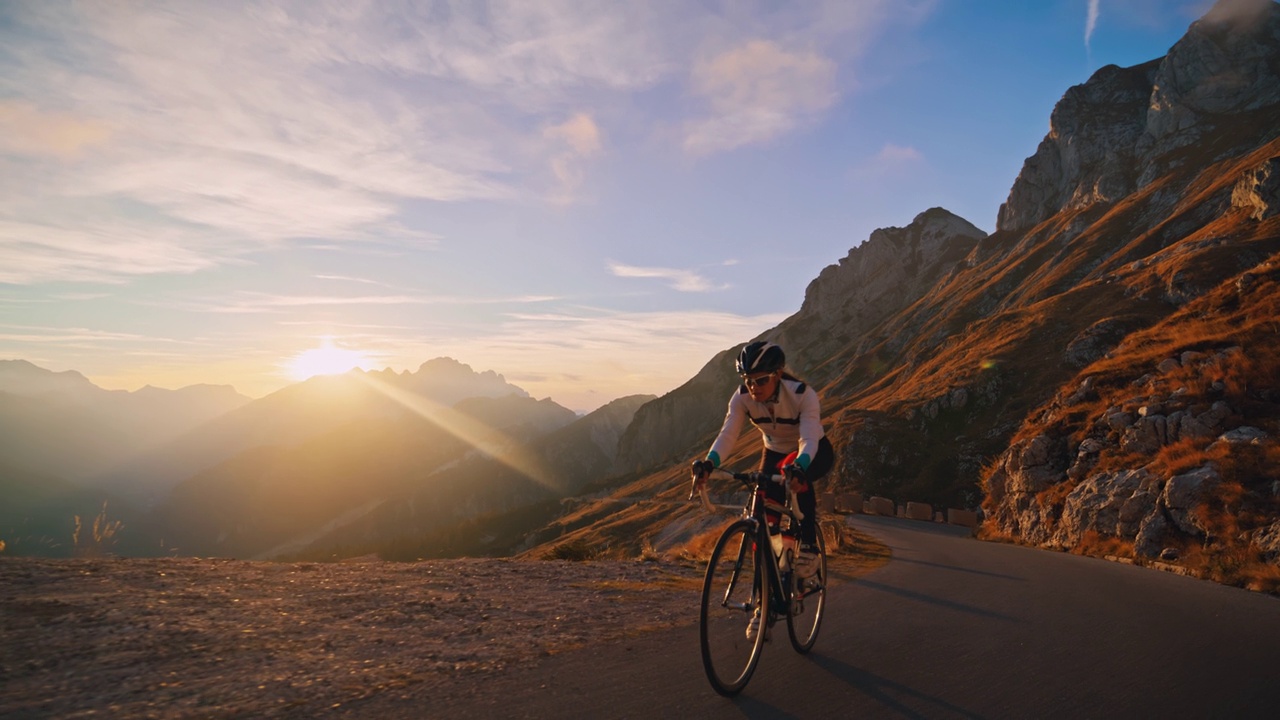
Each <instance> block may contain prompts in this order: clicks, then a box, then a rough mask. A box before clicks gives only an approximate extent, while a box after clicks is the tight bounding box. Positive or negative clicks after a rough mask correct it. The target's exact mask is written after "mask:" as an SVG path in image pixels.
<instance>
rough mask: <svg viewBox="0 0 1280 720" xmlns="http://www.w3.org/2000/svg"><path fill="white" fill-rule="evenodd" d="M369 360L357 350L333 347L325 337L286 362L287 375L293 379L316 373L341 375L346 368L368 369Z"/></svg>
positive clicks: (312, 375)
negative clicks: (318, 345) (314, 346)
mask: <svg viewBox="0 0 1280 720" xmlns="http://www.w3.org/2000/svg"><path fill="white" fill-rule="evenodd" d="M370 365H371V361H370V359H369V356H368V355H365V354H364V353H362V352H360V351H359V350H348V349H347V348H340V347H335V346H334V344H333V342H332V341H331V340H329V339H328V338H326V339H325V340H324V341H323V342H322V343H321V344H320V347H317V348H311V349H310V350H304V351H302V352H300V353H298V354H297V355H295V356H293V358H292V359H291V360H290V361H289V363H288V366H287V367H288V371H289V377H291V378H293V379H294V380H306V379H308V378H313V377H315V376H316V375H341V374H342V373H345V372H347V371H348V370H354V369H355V368H360V369H361V370H368V369H369V367H370Z"/></svg>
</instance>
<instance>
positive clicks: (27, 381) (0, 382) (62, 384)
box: [0, 360, 99, 397]
mask: <svg viewBox="0 0 1280 720" xmlns="http://www.w3.org/2000/svg"><path fill="white" fill-rule="evenodd" d="M97 389H99V388H98V387H97V386H96V385H94V384H93V383H91V382H89V379H88V378H86V377H85V376H84V375H81V374H80V373H78V372H76V371H75V370H64V371H62V372H54V371H53V370H46V369H44V368H42V367H39V366H37V365H35V364H33V363H31V362H28V361H26V360H0V392H7V393H11V394H13V395H22V396H25V397H35V396H39V395H44V394H47V393H77V394H79V393H84V392H86V391H92V390H97Z"/></svg>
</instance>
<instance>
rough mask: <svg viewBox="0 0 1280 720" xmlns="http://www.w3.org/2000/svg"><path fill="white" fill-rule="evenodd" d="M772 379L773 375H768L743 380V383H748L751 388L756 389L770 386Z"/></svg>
mask: <svg viewBox="0 0 1280 720" xmlns="http://www.w3.org/2000/svg"><path fill="white" fill-rule="evenodd" d="M772 379H773V373H769V374H768V375H761V376H759V377H749V378H742V382H744V383H746V384H747V387H749V388H755V387H764V386H765V385H768V384H769V381H770V380H772Z"/></svg>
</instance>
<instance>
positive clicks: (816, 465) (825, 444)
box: [796, 437, 836, 545]
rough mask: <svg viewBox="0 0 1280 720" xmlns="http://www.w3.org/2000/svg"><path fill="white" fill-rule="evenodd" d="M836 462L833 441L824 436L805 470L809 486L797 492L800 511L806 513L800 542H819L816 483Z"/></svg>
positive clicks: (801, 527)
mask: <svg viewBox="0 0 1280 720" xmlns="http://www.w3.org/2000/svg"><path fill="white" fill-rule="evenodd" d="M835 462H836V454H835V450H834V449H833V448H832V447H831V441H830V440H828V439H827V438H826V437H823V438H822V440H821V441H819V442H818V452H817V454H816V455H815V457H814V458H813V462H811V463H809V469H808V471H806V472H805V478H806V480H807V484H808V486H809V487H808V488H807V489H805V491H804V492H800V493H796V504H797V505H799V506H800V512H802V513H804V520H801V521H800V542H802V543H804V544H805V545H812V544H814V543H816V542H817V535H818V495H817V492H816V490H815V487H816V483H817V481H819V480H821V479H822V478H823V477H825V476H826V474H827V473H829V472H831V468H832V467H833V466H834V465H835Z"/></svg>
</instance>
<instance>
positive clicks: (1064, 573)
mask: <svg viewBox="0 0 1280 720" xmlns="http://www.w3.org/2000/svg"><path fill="white" fill-rule="evenodd" d="M854 525H855V526H856V527H857V528H858V529H860V530H863V531H865V532H868V533H870V534H872V535H874V536H876V537H878V538H879V539H880V540H882V541H883V542H884V543H885V544H887V545H888V546H889V547H890V548H891V550H892V552H893V559H892V560H891V561H890V562H889V563H888V564H886V565H885V566H883V567H881V568H879V569H877V570H875V571H873V572H871V573H870V574H867V575H865V576H863V577H861V578H859V579H857V580H853V581H850V582H846V583H844V584H842V585H839V586H837V587H835V588H834V589H833V591H832V593H831V599H830V602H829V605H828V614H827V619H826V621H825V622H824V625H823V629H822V634H821V635H820V636H819V638H818V643H817V645H816V646H815V647H814V649H813V651H812V652H811V653H810V654H809V655H807V656H801V655H798V654H796V653H795V652H794V651H793V650H792V649H791V646H790V643H789V642H788V641H787V640H786V632H785V628H783V627H782V626H778V627H777V628H776V630H777V631H780V632H775V636H774V638H775V639H774V640H773V641H771V642H770V644H769V645H767V646H766V649H765V653H764V657H763V659H762V660H761V663H760V666H759V668H758V669H757V671H756V674H755V676H754V677H753V678H752V680H751V683H750V684H749V685H748V686H747V688H746V690H745V691H744V692H743V693H742V694H741V695H740V696H738V697H737V698H734V699H726V698H722V697H720V696H719V695H716V694H715V693H714V692H713V691H712V690H711V688H710V686H709V685H708V684H707V680H706V677H705V675H704V673H703V669H702V664H701V658H700V655H699V651H698V637H697V626H696V624H691V625H689V626H687V627H682V628H675V629H672V630H667V631H662V632H655V633H649V634H646V635H643V636H641V637H638V638H635V639H632V640H628V641H624V642H619V643H611V644H606V645H601V646H597V647H591V648H584V649H582V650H579V651H574V652H570V653H566V654H563V655H558V656H553V657H548V658H544V659H543V660H541V661H539V662H537V663H535V664H532V665H530V666H528V667H524V668H516V669H512V670H511V671H508V672H505V673H502V674H500V675H496V676H491V677H490V678H488V679H487V680H485V681H484V683H483V684H482V685H479V686H475V687H470V688H467V687H463V686H457V687H453V688H452V689H449V688H443V689H441V692H439V693H422V694H421V695H419V696H418V697H415V698H414V699H413V700H412V701H408V702H406V701H403V700H392V699H390V698H387V699H376V698H375V699H373V700H371V701H368V702H367V703H365V704H362V705H354V706H351V707H348V708H346V709H345V713H344V714H349V715H350V716H352V717H406V718H407V717H448V718H451V719H452V718H470V717H504V718H519V717H535V718H544V717H545V718H550V717H556V718H562V717H583V718H612V717H635V718H653V717H706V718H817V717H841V718H843V717H850V718H969V719H975V720H976V719H978V718H991V719H994V718H1037V719H1039V718H1072V719H1075V718H1214V717H1218V718H1276V717H1280V678H1278V676H1277V672H1280V599H1277V598H1275V597H1271V596H1267V595H1261V594H1258V593H1250V592H1247V591H1243V590H1239V589H1234V588H1228V587H1223V586H1220V585H1216V584H1213V583H1210V582H1206V581H1202V580H1195V579H1191V578H1187V577H1182V576H1178V575H1174V574H1170V573H1164V572H1159V571H1155V570H1150V569H1144V568H1139V567H1133V566H1128V565H1122V564H1118V563H1110V562H1106V561H1104V560H1097V559H1092V558H1084V557H1078V556H1074V555H1067V554H1062V553H1054V552H1048V551H1044V550H1036V549H1031V548H1024V547H1018V546H1013V545H1003V544H997V543H988V542H981V541H978V540H974V539H972V538H970V537H969V536H968V535H967V534H966V533H965V532H963V531H961V530H959V529H957V528H952V527H947V526H942V525H934V524H929V523H920V522H913V521H909V520H897V519H891V518H875V517H866V516H859V517H858V518H856V519H855V520H854ZM689 612H690V615H691V616H692V615H693V614H695V613H696V608H695V607H692V606H691V607H690V608H689Z"/></svg>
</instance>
